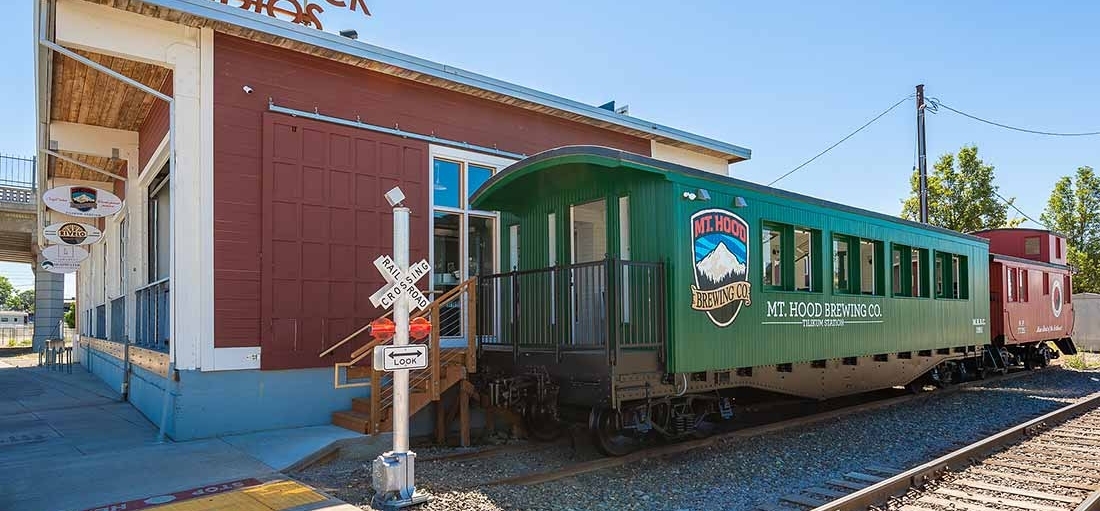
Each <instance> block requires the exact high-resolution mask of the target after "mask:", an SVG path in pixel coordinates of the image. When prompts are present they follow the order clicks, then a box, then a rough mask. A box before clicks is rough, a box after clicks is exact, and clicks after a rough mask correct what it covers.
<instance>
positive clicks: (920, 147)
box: [917, 83, 928, 224]
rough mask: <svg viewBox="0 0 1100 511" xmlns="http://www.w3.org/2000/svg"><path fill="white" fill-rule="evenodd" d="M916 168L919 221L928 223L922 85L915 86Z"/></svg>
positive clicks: (926, 160)
mask: <svg viewBox="0 0 1100 511" xmlns="http://www.w3.org/2000/svg"><path fill="white" fill-rule="evenodd" d="M917 166H918V168H919V170H920V221H921V223H922V224H926V223H928V156H927V155H926V154H925V147H924V84H923V83H922V84H920V85H917Z"/></svg>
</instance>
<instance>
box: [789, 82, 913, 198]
mask: <svg viewBox="0 0 1100 511" xmlns="http://www.w3.org/2000/svg"><path fill="white" fill-rule="evenodd" d="M913 96H914V94H910V95H908V96H905V97H904V98H901V99H900V100H898V102H897V103H894V104H893V105H891V106H890V108H887V109H886V110H883V112H882V113H881V114H878V115H876V116H875V117H874V118H873V119H871V120H869V121H867V123H866V124H864V125H863V126H860V127H859V129H857V130H855V131H853V132H851V133H849V134H848V136H846V137H844V138H842V139H840V140H838V141H837V143H835V144H833V145H831V146H829V147H827V148H826V149H825V150H824V151H821V152H820V153H817V154H816V155H814V157H813V158H810V159H808V160H806V161H804V162H802V164H801V165H799V166H797V167H795V168H793V169H791V170H789V171H787V173H786V174H783V175H782V176H779V177H777V178H775V179H774V180H772V182H770V183H768V186H771V185H774V184H775V183H778V182H779V181H781V180H782V179H783V178H785V177H787V176H789V175H791V174H794V173H795V172H797V171H798V169H801V168H802V167H805V166H806V165H809V164H810V163H811V162H813V161H814V160H816V159H818V158H820V157H821V155H823V154H825V153H827V152H829V151H832V150H833V148H834V147H836V146H838V145H840V144H843V143H844V141H845V140H848V139H849V138H852V137H853V136H854V135H855V134H856V133H859V132H861V131H863V128H866V127H868V126H870V125H871V124H873V123H874V122H875V121H877V120H879V119H880V118H882V116H884V115H886V114H888V113H890V111H891V110H893V109H895V108H897V107H898V105H900V104H902V103H904V102H906V101H907V100H910V99H913Z"/></svg>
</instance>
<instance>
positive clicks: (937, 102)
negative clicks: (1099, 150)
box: [928, 98, 1100, 137]
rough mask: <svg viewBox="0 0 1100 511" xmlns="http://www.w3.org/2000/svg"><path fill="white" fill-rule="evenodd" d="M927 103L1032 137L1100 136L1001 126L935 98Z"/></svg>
mask: <svg viewBox="0 0 1100 511" xmlns="http://www.w3.org/2000/svg"><path fill="white" fill-rule="evenodd" d="M928 101H929V102H931V103H932V104H934V105H936V106H942V107H944V108H946V109H948V110H950V111H952V112H955V113H957V114H959V115H961V116H963V117H969V118H971V119H974V120H975V121H978V122H984V123H986V124H992V125H993V126H997V127H1000V128H1004V129H1008V130H1013V131H1020V132H1023V133H1031V134H1033V135H1047V136H1051V137H1091V136H1095V135H1100V131H1084V132H1080V133H1059V132H1056V131H1041V130H1032V129H1027V128H1018V127H1016V126H1009V125H1007V124H1001V123H999V122H994V121H991V120H989V119H983V118H981V117H978V116H976V115H971V114H968V113H966V112H963V111H960V110H956V109H954V108H951V107H950V106H947V105H945V104H944V103H943V102H942V101H940V100H938V99H935V98H929V99H928Z"/></svg>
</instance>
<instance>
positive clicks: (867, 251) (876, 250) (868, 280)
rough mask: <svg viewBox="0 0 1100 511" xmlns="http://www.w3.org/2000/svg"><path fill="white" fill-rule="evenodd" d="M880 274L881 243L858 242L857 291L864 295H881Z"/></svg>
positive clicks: (871, 241)
mask: <svg viewBox="0 0 1100 511" xmlns="http://www.w3.org/2000/svg"><path fill="white" fill-rule="evenodd" d="M882 273H883V271H882V242H879V241H874V240H859V282H860V286H859V291H860V292H861V293H863V294H865V295H881V294H883V292H884V290H885V286H883V285H882Z"/></svg>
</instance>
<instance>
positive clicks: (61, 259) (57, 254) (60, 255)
mask: <svg viewBox="0 0 1100 511" xmlns="http://www.w3.org/2000/svg"><path fill="white" fill-rule="evenodd" d="M42 257H45V258H46V260H47V261H50V262H52V263H54V264H55V265H56V264H77V265H79V264H80V262H81V261H83V260H85V259H87V258H88V251H87V250H84V249H83V248H80V247H70V246H66V245H50V246H48V247H46V248H44V249H42Z"/></svg>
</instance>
